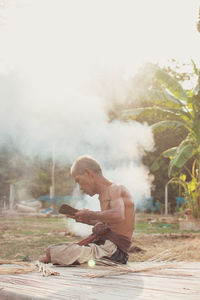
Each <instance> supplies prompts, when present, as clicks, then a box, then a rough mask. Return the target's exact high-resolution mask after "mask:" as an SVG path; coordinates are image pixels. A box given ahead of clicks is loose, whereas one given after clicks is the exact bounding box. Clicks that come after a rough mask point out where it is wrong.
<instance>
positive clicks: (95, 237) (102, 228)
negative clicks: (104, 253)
mask: <svg viewBox="0 0 200 300" xmlns="http://www.w3.org/2000/svg"><path fill="white" fill-rule="evenodd" d="M92 232H93V234H91V235H90V236H89V237H87V238H86V239H84V240H82V241H80V242H79V243H77V244H78V245H80V246H87V245H88V244H90V243H95V242H97V241H99V240H100V239H103V240H110V241H111V242H113V243H114V244H115V245H116V246H117V247H118V248H119V249H120V250H122V251H123V252H125V253H128V250H129V248H130V245H131V241H130V240H129V238H127V237H126V236H124V235H121V234H117V233H115V232H113V231H111V229H110V228H109V227H108V226H107V225H106V224H104V223H102V222H98V223H97V224H96V225H95V226H94V227H93V229H92Z"/></svg>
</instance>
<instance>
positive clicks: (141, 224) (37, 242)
mask: <svg viewBox="0 0 200 300" xmlns="http://www.w3.org/2000/svg"><path fill="white" fill-rule="evenodd" d="M185 232H186V231H184V232H183V231H180V230H179V229H178V224H177V223H175V222H171V223H170V222H169V221H168V222H166V221H165V222H153V223H150V222H147V221H146V220H144V221H142V220H140V221H137V222H136V226H135V235H134V237H136V239H137V242H138V245H139V244H140V243H141V245H142V247H145V248H146V249H148V247H152V243H153V242H152V239H151V238H152V237H153V236H156V238H157V237H158V236H160V238H159V239H158V240H156V242H155V245H158V243H163V242H164V240H163V238H165V236H167V235H165V234H168V235H169V234H180V235H181V234H183V233H185ZM187 233H188V231H187ZM191 233H192V232H191ZM145 235H146V237H144V236H145ZM195 235H198V236H199V237H200V234H199V233H196V232H195ZM161 237H163V238H161ZM80 239H81V238H80V237H76V236H73V234H71V233H69V232H68V229H67V226H66V219H65V218H58V217H50V218H44V217H43V218H41V217H40V218H38V217H3V216H0V258H2V259H15V260H16V259H17V260H18V259H19V260H25V261H27V260H31V261H34V260H36V259H38V258H39V257H40V256H41V255H43V254H44V253H45V250H46V248H47V247H48V246H49V245H51V244H56V243H60V242H66V241H78V240H80ZM145 239H146V242H145ZM174 242H175V241H173V243H174ZM166 245H168V243H166ZM152 251H154V249H153V250H152ZM152 255H153V254H152ZM134 257H135V256H133V259H134ZM138 259H141V258H140V257H139V258H138Z"/></svg>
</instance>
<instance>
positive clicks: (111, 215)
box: [75, 186, 125, 223]
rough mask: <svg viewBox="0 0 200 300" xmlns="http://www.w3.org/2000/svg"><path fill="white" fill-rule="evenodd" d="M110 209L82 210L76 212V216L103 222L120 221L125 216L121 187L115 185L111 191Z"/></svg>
mask: <svg viewBox="0 0 200 300" xmlns="http://www.w3.org/2000/svg"><path fill="white" fill-rule="evenodd" d="M110 196H111V201H110V207H111V208H110V209H108V210H103V211H90V210H82V211H79V212H77V213H76V215H75V216H76V217H77V218H81V217H84V218H88V219H89V220H98V221H101V222H105V223H117V222H121V221H123V220H124V218H125V207H124V201H123V198H122V197H121V188H120V187H119V186H116V187H115V188H114V189H112V191H111V195H110Z"/></svg>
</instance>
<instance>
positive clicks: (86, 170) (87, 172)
mask: <svg viewBox="0 0 200 300" xmlns="http://www.w3.org/2000/svg"><path fill="white" fill-rule="evenodd" d="M85 173H86V174H87V175H88V176H90V177H91V176H92V177H94V172H93V171H92V170H90V169H88V168H86V169H85Z"/></svg>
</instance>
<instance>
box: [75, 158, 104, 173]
mask: <svg viewBox="0 0 200 300" xmlns="http://www.w3.org/2000/svg"><path fill="white" fill-rule="evenodd" d="M86 169H89V170H91V171H93V172H94V173H95V174H98V175H102V170H101V167H100V165H99V163H98V162H97V161H96V160H95V159H94V158H93V157H91V156H80V157H78V158H77V159H76V160H75V161H74V163H73V165H72V167H71V174H79V175H83V174H84V173H85V171H86Z"/></svg>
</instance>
